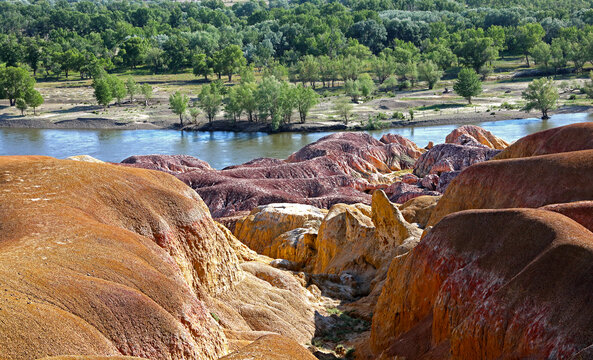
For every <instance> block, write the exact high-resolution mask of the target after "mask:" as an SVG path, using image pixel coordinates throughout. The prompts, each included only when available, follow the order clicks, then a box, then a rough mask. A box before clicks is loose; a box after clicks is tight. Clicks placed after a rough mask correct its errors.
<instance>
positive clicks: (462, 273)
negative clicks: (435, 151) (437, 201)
mask: <svg viewBox="0 0 593 360" xmlns="http://www.w3.org/2000/svg"><path fill="white" fill-rule="evenodd" d="M446 196H447V195H445V197H446ZM592 260H593V234H592V233H591V232H589V231H588V230H587V229H585V228H584V227H582V226H581V225H579V224H578V223H576V222H574V221H572V220H571V219H569V218H567V217H565V216H563V215H560V214H557V213H554V212H550V211H545V210H534V209H509V210H472V211H463V212H458V213H455V214H452V215H450V216H447V217H445V218H444V219H443V220H442V221H440V222H439V223H438V224H436V225H435V227H434V228H433V229H432V230H430V231H429V232H428V233H427V234H426V235H425V236H424V237H423V239H422V241H421V242H420V244H419V245H418V246H417V247H416V248H415V249H414V250H412V251H411V252H410V253H409V254H408V255H407V256H405V257H401V258H396V259H394V261H393V263H392V265H391V268H390V269H389V274H388V276H387V281H386V282H385V285H384V287H383V292H382V294H381V297H380V299H379V302H378V304H377V306H376V308H375V315H374V317H373V325H372V334H371V340H370V345H371V349H372V352H373V354H374V355H372V358H379V359H391V358H393V357H395V356H399V357H405V358H406V359H420V358H422V359H425V358H435V359H436V358H455V359H501V358H513V359H525V358H538V359H539V358H543V359H548V358H554V359H570V358H571V357H572V356H574V355H576V354H577V353H579V352H580V351H582V350H583V349H586V348H587V347H589V346H590V345H591V344H592V343H593V336H592V335H591V331H590V327H591V320H592V319H593V312H591V311H589V310H587V309H588V307H587V306H586V305H585V304H588V303H589V301H590V299H589V298H590V294H591V291H593V276H592V275H591V270H592V265H591V264H592ZM578 358H579V357H578V356H576V357H575V359H578ZM585 358H586V357H585Z"/></svg>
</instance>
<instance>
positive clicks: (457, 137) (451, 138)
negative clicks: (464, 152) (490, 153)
mask: <svg viewBox="0 0 593 360" xmlns="http://www.w3.org/2000/svg"><path fill="white" fill-rule="evenodd" d="M445 142H446V143H448V144H458V145H467V144H471V143H477V144H481V145H484V146H487V147H489V148H491V149H498V150H502V149H505V148H506V147H507V146H509V144H508V143H507V142H506V141H504V140H502V139H501V138H499V137H497V136H495V135H494V134H492V133H491V132H490V131H487V130H484V129H482V128H481V127H479V126H476V125H463V126H460V127H458V128H457V129H455V130H453V131H452V132H451V133H450V134H449V135H447V137H446V138H445Z"/></svg>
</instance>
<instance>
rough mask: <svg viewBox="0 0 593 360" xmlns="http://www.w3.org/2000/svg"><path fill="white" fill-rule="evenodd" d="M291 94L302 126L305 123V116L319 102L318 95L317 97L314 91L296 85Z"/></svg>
mask: <svg viewBox="0 0 593 360" xmlns="http://www.w3.org/2000/svg"><path fill="white" fill-rule="evenodd" d="M293 94H294V99H295V103H296V108H297V110H298V112H299V117H300V119H301V123H303V124H304V123H305V121H307V115H308V114H309V111H310V110H311V108H313V106H315V105H317V103H318V102H319V95H317V93H316V92H315V90H313V89H311V88H306V87H304V86H302V85H298V86H297V87H296V88H295V89H294V92H293Z"/></svg>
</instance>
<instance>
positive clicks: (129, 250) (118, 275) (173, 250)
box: [0, 157, 241, 359]
mask: <svg viewBox="0 0 593 360" xmlns="http://www.w3.org/2000/svg"><path fill="white" fill-rule="evenodd" d="M0 184H1V185H0V187H1V190H2V191H0V203H1V204H2V206H1V207H0V228H1V230H2V231H0V308H1V310H0V334H2V336H0V357H2V358H9V359H31V358H39V357H43V356H51V355H64V354H70V355H77V354H79V355H88V354H95V355H98V356H99V355H103V356H115V355H133V356H138V357H145V358H151V359H177V358H182V357H186V358H188V357H193V358H202V359H215V358H218V357H219V355H222V354H224V352H225V347H226V344H225V343H226V341H225V336H224V334H223V333H222V331H221V330H220V329H219V327H218V325H217V324H216V323H215V322H214V320H213V319H212V317H211V316H210V314H209V313H208V310H207V309H206V307H205V305H204V303H203V302H202V300H201V299H204V298H206V297H207V296H209V295H210V294H215V293H217V292H218V291H220V290H223V289H229V288H232V287H233V285H234V284H235V283H236V282H238V281H239V280H240V279H241V271H240V268H239V263H238V261H237V259H236V257H235V255H234V254H233V252H232V251H231V250H230V248H229V247H228V246H225V243H224V239H222V238H220V237H219V236H220V234H221V233H219V232H218V231H217V227H216V225H215V224H214V222H213V221H212V219H211V218H210V216H209V215H208V209H207V208H206V206H205V204H204V203H203V202H202V201H200V199H199V197H198V196H197V195H196V194H195V192H193V191H192V190H191V189H189V188H188V187H187V186H185V185H184V184H183V183H181V182H180V181H178V180H176V179H175V178H173V177H171V176H169V175H167V174H164V173H162V172H151V171H145V170H140V169H127V168H124V167H121V166H113V165H106V164H96V163H86V162H76V161H70V160H56V159H52V158H45V157H2V158H0Z"/></svg>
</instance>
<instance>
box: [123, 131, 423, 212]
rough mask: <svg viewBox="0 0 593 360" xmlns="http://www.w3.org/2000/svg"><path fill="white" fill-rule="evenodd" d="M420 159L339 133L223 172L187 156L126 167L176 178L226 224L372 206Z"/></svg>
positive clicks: (402, 146) (393, 146)
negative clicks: (243, 216)
mask: <svg viewBox="0 0 593 360" xmlns="http://www.w3.org/2000/svg"><path fill="white" fill-rule="evenodd" d="M421 154H422V150H421V149H419V148H418V147H417V146H416V145H415V144H414V143H412V142H411V141H409V140H407V139H405V138H403V137H401V136H396V135H394V136H391V137H387V136H385V137H384V138H383V139H382V141H379V140H376V139H374V138H373V137H372V136H370V135H368V134H364V133H336V134H332V135H328V136H326V137H324V138H322V139H320V140H319V141H317V142H315V143H313V144H310V145H308V146H306V147H304V148H303V149H301V150H299V151H297V152H296V153H294V154H292V155H291V156H290V157H289V158H288V159H287V160H278V159H256V160H253V161H250V162H248V163H245V164H242V165H237V166H231V167H228V168H226V169H223V170H214V169H212V168H210V166H209V165H208V164H207V163H205V162H203V161H201V160H199V159H196V158H192V157H189V156H167V155H150V156H132V157H129V158H127V159H125V160H124V161H122V164H125V165H126V166H133V167H142V168H148V169H154V170H161V171H165V172H168V173H170V174H172V175H175V176H176V177H178V178H179V179H180V180H182V181H183V182H185V183H186V184H187V185H189V186H190V187H192V188H193V189H194V190H196V191H197V192H198V194H199V195H200V196H201V197H202V199H203V200H204V201H205V202H206V204H208V207H209V208H210V211H211V213H212V215H213V216H214V217H215V218H223V217H230V216H234V215H237V214H240V213H241V212H244V211H251V210H252V209H254V208H256V207H257V206H259V205H267V204H272V203H302V204H308V205H313V206H315V207H318V208H330V207H331V206H332V205H334V204H337V203H348V204H351V203H367V204H369V203H370V201H371V197H370V195H369V194H368V193H367V192H370V191H372V190H374V189H376V188H381V187H383V188H386V187H387V186H388V184H389V183H391V182H392V181H393V180H392V177H393V176H392V174H391V173H392V172H393V171H397V170H401V169H406V168H411V167H412V166H413V164H414V162H415V160H416V159H417V158H418V157H419V156H420V155H421ZM235 220H236V219H234V220H232V221H235Z"/></svg>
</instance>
